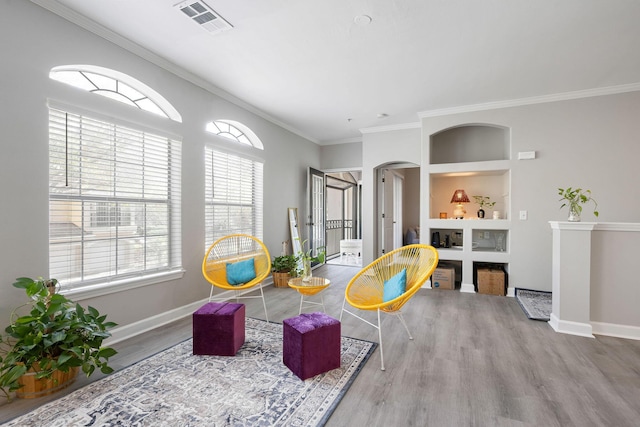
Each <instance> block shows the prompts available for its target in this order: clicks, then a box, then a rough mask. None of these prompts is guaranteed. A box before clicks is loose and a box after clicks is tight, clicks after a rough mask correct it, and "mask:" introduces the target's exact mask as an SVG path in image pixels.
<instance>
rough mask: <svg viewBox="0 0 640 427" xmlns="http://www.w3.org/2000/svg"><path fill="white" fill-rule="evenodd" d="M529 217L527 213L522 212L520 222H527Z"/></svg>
mask: <svg viewBox="0 0 640 427" xmlns="http://www.w3.org/2000/svg"><path fill="white" fill-rule="evenodd" d="M527 217H528V213H527V211H520V220H522V221H526V219H527Z"/></svg>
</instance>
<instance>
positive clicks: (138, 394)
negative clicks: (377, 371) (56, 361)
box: [5, 318, 376, 427]
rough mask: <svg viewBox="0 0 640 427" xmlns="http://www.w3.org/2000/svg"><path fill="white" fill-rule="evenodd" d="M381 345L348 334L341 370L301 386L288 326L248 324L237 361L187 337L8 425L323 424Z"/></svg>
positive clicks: (328, 373) (255, 321)
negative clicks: (287, 349) (205, 350)
mask: <svg viewBox="0 0 640 427" xmlns="http://www.w3.org/2000/svg"><path fill="white" fill-rule="evenodd" d="M375 346H376V344H375V343H371V342H368V341H362V340H357V339H354V338H348V337H342V349H341V367H340V368H338V369H334V370H332V371H329V372H326V373H324V374H321V375H317V376H315V377H313V378H310V379H308V380H306V381H301V380H300V379H299V378H298V377H296V376H295V375H294V374H293V373H292V372H291V371H290V370H289V369H288V368H287V367H286V366H285V365H284V364H283V363H282V325H280V324H277V323H267V322H264V321H261V320H256V319H251V318H247V319H246V340H245V344H244V345H243V346H242V348H241V349H240V350H239V351H238V353H237V354H236V356H235V357H222V356H194V355H192V354H191V353H192V340H191V339H189V340H187V341H184V342H182V343H180V344H178V345H176V346H174V347H171V348H169V349H168V350H165V351H163V352H161V353H158V354H156V355H154V356H151V357H150V358H148V359H145V360H142V361H141V362H138V363H136V364H135V365H132V366H130V367H128V368H125V369H122V370H120V371H118V372H116V373H114V374H112V375H110V376H108V377H106V378H103V379H101V380H99V381H96V382H94V383H91V384H89V385H87V386H85V387H83V388H81V389H79V390H76V391H74V392H72V393H70V394H69V395H67V396H64V397H62V398H60V399H58V400H55V401H53V402H50V403H48V404H46V405H43V406H41V407H40V408H38V409H36V410H34V411H32V412H30V413H28V414H26V415H23V416H21V417H18V418H15V419H13V420H12V421H10V422H9V423H7V424H5V426H21V427H26V426H34V427H35V426H38V427H41V426H60V427H62V426H64V427H69V426H116V425H118V426H128V427H129V426H154V427H155V426H171V427H175V426H181V427H184V426H207V427H209V426H322V425H324V424H325V422H326V421H327V419H328V418H329V416H330V415H331V413H332V412H333V410H334V409H335V407H336V406H337V404H338V403H339V401H340V399H341V398H342V396H343V395H344V393H346V391H347V389H348V388H349V386H350V385H351V383H352V381H353V380H354V379H355V377H356V376H357V375H358V373H359V372H360V370H361V369H362V367H363V366H364V364H365V363H366V361H367V359H368V358H369V356H370V355H371V353H372V352H373V350H374V349H375Z"/></svg>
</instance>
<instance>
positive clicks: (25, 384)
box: [16, 366, 78, 399]
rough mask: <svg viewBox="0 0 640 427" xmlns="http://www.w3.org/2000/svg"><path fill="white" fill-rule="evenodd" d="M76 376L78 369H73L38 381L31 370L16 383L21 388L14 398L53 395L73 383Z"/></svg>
mask: <svg viewBox="0 0 640 427" xmlns="http://www.w3.org/2000/svg"><path fill="white" fill-rule="evenodd" d="M36 368H37V366H36ZM77 376H78V367H74V368H70V369H69V371H67V372H62V371H54V372H53V374H52V375H51V378H40V379H38V378H36V372H35V371H34V369H33V368H31V369H30V370H29V372H27V373H26V374H24V375H23V376H21V377H20V378H19V380H18V382H19V383H20V384H21V385H22V387H20V388H19V389H18V390H16V397H19V398H21V399H33V398H36V397H42V396H46V395H48V394H51V393H55V392H56V391H58V390H62V389H63V388H65V387H67V386H68V385H70V384H71V383H73V382H74V381H75V380H76V377H77Z"/></svg>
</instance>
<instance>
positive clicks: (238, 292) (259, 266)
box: [202, 234, 271, 322]
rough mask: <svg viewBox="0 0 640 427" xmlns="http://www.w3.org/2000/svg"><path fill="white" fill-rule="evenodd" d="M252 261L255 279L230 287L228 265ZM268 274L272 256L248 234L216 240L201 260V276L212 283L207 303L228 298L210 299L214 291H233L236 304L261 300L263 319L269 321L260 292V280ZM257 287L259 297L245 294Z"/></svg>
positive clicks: (262, 244)
mask: <svg viewBox="0 0 640 427" xmlns="http://www.w3.org/2000/svg"><path fill="white" fill-rule="evenodd" d="M251 258H253V259H254V268H255V273H256V277H255V278H254V279H252V280H250V281H248V282H246V283H243V284H239V285H231V284H229V282H228V281H227V264H231V263H235V262H239V261H246V260H248V259H251ZM270 272H271V257H270V255H269V251H268V250H267V247H266V246H265V245H264V243H262V242H261V241H260V240H259V239H257V238H255V237H253V236H250V235H248V234H231V235H229V236H225V237H222V238H220V239H218V240H216V241H215V242H214V243H213V244H212V245H211V246H210V247H209V249H208V250H207V253H206V254H205V256H204V260H203V261H202V274H203V275H204V277H205V279H207V281H208V282H209V283H211V285H212V286H211V292H210V293H209V301H226V300H228V299H230V298H229V297H224V296H219V298H213V289H214V288H220V289H223V290H225V291H233V292H234V294H235V295H234V296H235V299H236V302H237V301H238V300H239V299H243V298H262V305H263V306H264V317H265V320H266V321H267V322H268V321H269V315H268V314H267V304H266V303H265V300H264V292H263V291H262V281H263V280H264V279H265V278H266V277H267V276H268V275H269V273H270ZM255 286H258V289H259V290H260V295H253V296H251V295H245V294H247V293H249V292H252V291H253V290H254V289H251V288H253V287H255Z"/></svg>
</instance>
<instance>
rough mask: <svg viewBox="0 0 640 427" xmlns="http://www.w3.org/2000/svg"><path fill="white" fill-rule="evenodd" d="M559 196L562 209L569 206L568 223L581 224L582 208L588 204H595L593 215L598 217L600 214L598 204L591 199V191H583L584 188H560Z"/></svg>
mask: <svg viewBox="0 0 640 427" xmlns="http://www.w3.org/2000/svg"><path fill="white" fill-rule="evenodd" d="M558 195H559V196H561V197H560V200H559V201H560V202H562V205H561V206H560V209H562V208H564V207H565V206H569V218H568V221H571V222H580V215H581V214H582V206H581V205H584V204H586V203H588V202H593V204H594V207H593V215H595V216H596V217H598V215H600V213H599V212H598V211H597V210H596V209H597V208H598V203H597V202H596V201H595V200H594V199H593V197H591V190H583V189H582V188H571V187H567V188H558Z"/></svg>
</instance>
